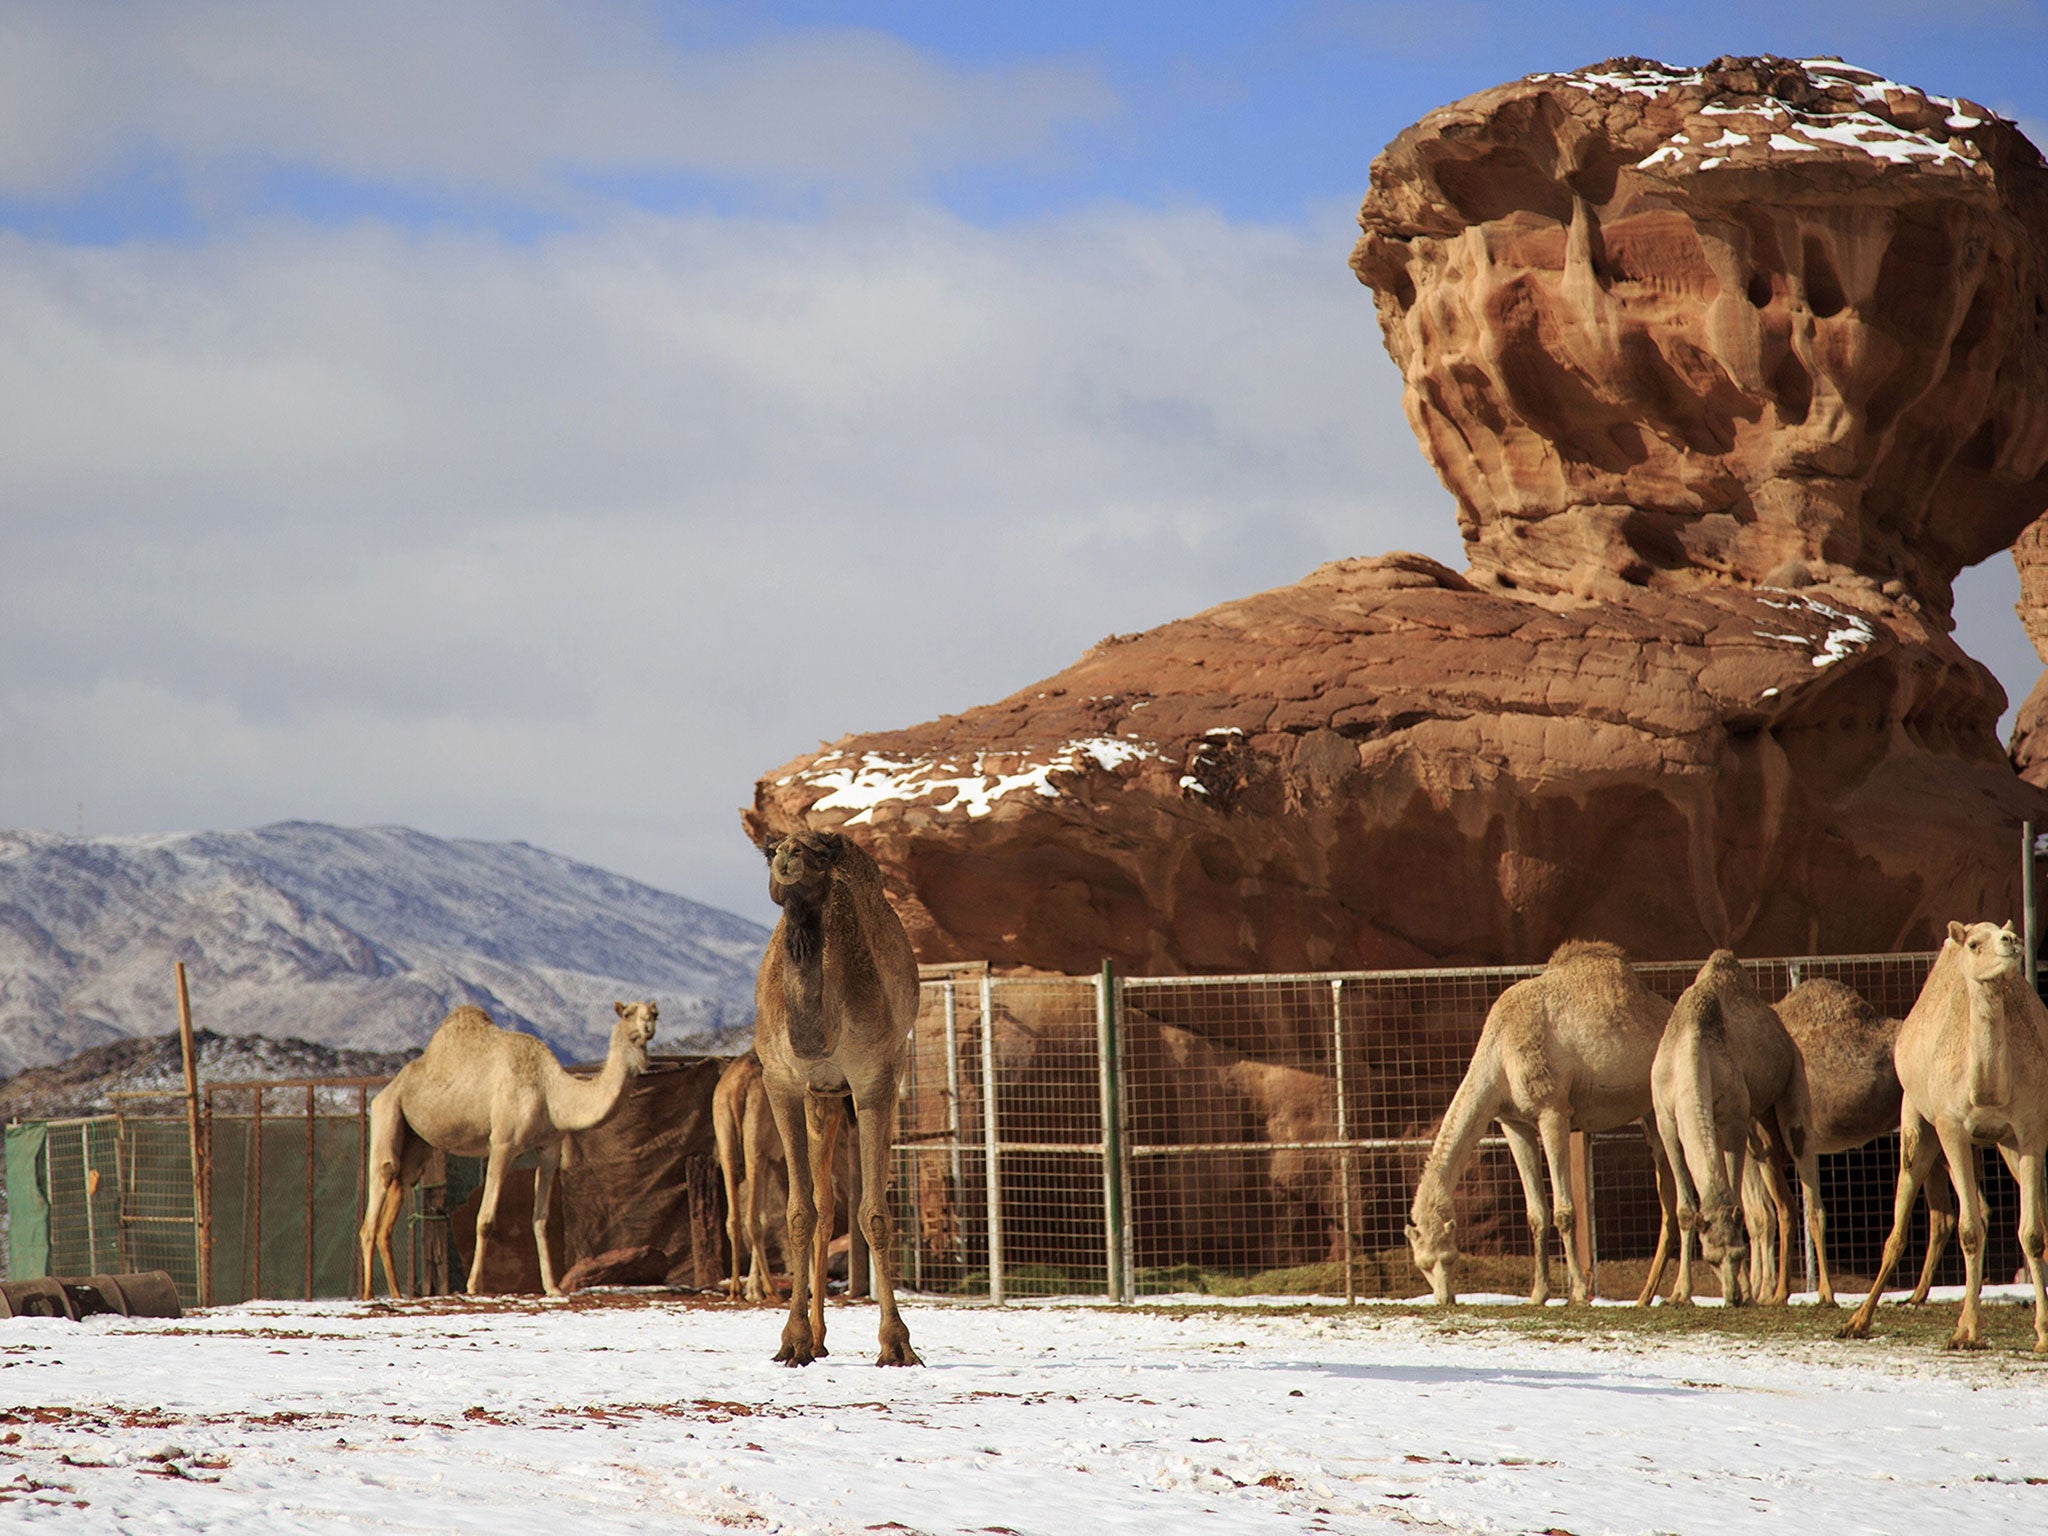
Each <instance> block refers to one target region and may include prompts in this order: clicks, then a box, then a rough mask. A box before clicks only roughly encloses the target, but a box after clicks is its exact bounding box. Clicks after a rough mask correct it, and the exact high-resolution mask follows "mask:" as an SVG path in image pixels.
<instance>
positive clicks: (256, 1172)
mask: <svg viewBox="0 0 2048 1536" xmlns="http://www.w3.org/2000/svg"><path fill="white" fill-rule="evenodd" d="M251 1097H252V1098H253V1100H254V1106H255V1107H254V1113H253V1114H252V1115H251V1116H250V1120H249V1227H248V1231H249V1300H251V1301H255V1300H257V1299H259V1298H260V1297H261V1296H262V1295H263V1085H262V1084H261V1083H258V1084H257V1085H256V1087H255V1090H254V1092H253V1094H252V1095H251Z"/></svg>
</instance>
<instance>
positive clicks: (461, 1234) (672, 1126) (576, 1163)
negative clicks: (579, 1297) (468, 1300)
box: [450, 1057, 725, 1292]
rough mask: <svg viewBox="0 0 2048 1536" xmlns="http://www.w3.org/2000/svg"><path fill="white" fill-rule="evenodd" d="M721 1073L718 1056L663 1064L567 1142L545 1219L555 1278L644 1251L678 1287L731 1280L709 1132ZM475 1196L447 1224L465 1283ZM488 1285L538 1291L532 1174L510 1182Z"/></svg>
mask: <svg viewBox="0 0 2048 1536" xmlns="http://www.w3.org/2000/svg"><path fill="white" fill-rule="evenodd" d="M724 1066H725V1062H724V1060H723V1058H720V1057H705V1058H703V1059H701V1060H696V1061H661V1060H657V1061H656V1062H654V1063H653V1065H651V1066H650V1067H649V1068H648V1070H647V1071H646V1072H645V1073H643V1074H642V1075H641V1076H640V1077H638V1078H636V1079H634V1081H633V1082H632V1084H631V1085H630V1086H629V1087H628V1089H627V1091H626V1096H625V1098H624V1100H623V1101H622V1102H621V1103H620V1105H619V1107H618V1109H617V1110H616V1111H615V1112H614V1113H613V1115H612V1117H611V1119H609V1120H607V1121H606V1122H605V1123H604V1124H603V1125H601V1126H599V1127H598V1128H597V1129H596V1130H594V1131H585V1132H582V1133H580V1134H578V1135H575V1136H571V1137H570V1138H569V1142H568V1146H567V1148H566V1149H565V1152H564V1155H563V1166H562V1173H561V1177H560V1178H559V1179H558V1180H557V1181H556V1184H555V1196H554V1202H553V1209H552V1210H551V1211H550V1212H549V1214H548V1232H549V1236H550V1239H551V1243H552V1246H553V1248H554V1255H555V1277H556V1279H557V1280H559V1279H561V1277H563V1276H564V1275H566V1274H568V1272H569V1271H570V1269H571V1268H573V1267H574V1266H575V1264H576V1262H577V1261H578V1260H579V1259H586V1258H595V1257H596V1256H597V1255H599V1254H602V1253H610V1252H613V1251H615V1250H618V1249H623V1248H638V1247H643V1246H644V1247H649V1248H657V1249H660V1250H661V1251H662V1252H664V1253H666V1254H667V1255H668V1257H669V1268H668V1274H667V1282H668V1283H669V1284H670V1285H688V1286H710V1285H716V1284H717V1283H718V1282H719V1281H720V1280H722V1279H723V1278H724V1276H725V1249H724V1244H725V1234H724V1226H723V1223H724V1219H725V1217H724V1209H723V1204H722V1197H721V1194H720V1191H719V1179H718V1157H717V1152H716V1146H715V1143H714V1142H713V1140H712V1135H711V1090H712V1089H713V1088H714V1087H716V1086H717V1083H718V1074H719V1072H720V1071H721V1070H722V1069H723V1068H724ZM479 1193H480V1192H479ZM477 1200H478V1195H477V1194H472V1195H471V1196H470V1197H469V1199H468V1200H467V1201H465V1202H464V1203H463V1204H462V1206H461V1207H460V1208H459V1209H458V1210H457V1211H456V1212H455V1213H454V1217H453V1220H452V1222H451V1223H450V1226H451V1231H450V1237H451V1238H452V1240H453V1242H454V1245H455V1250H456V1261H457V1270H456V1273H457V1276H458V1278H459V1277H462V1276H466V1275H467V1274H468V1272H469V1261H470V1253H471V1250H472V1247H473V1245H474V1243H475V1240H476V1211H477ZM482 1289H483V1290H485V1291H494V1292H506V1291H531V1292H538V1291H539V1290H540V1261H539V1259H538V1257H537V1256H536V1255H535V1253H534V1247H533V1174H532V1172H531V1171H530V1170H520V1171H519V1172H517V1173H515V1174H511V1175H508V1176H507V1177H506V1179H505V1186H504V1189H503V1192H502V1193H501V1194H500V1196H499V1200H498V1232H497V1235H496V1236H495V1237H493V1238H492V1240H491V1248H490V1252H489V1254H488V1256H487V1261H486V1266H485V1272H484V1275H483V1285H482Z"/></svg>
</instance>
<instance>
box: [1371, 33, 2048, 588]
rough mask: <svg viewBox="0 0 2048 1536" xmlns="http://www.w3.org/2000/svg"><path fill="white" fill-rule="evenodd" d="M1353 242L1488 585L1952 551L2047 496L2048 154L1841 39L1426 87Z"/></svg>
mask: <svg viewBox="0 0 2048 1536" xmlns="http://www.w3.org/2000/svg"><path fill="white" fill-rule="evenodd" d="M1359 223H1360V226H1361V227H1362V229H1363V230H1364V235H1363V237H1362V238H1361V239H1360V241H1359V242H1358V247H1357V250H1356V251H1355V252H1354V254H1353V256H1352V265H1353V267H1354V268H1355V269H1356V270H1357V272H1358V274H1359V275H1360V277H1361V278H1363V279H1364V280H1365V281H1366V282H1368V283H1370V284H1372V286H1373V288H1374V291H1375V294H1376V296H1377V301H1378V306H1379V314H1380V325H1381V329H1382V331H1383V332H1384V334H1385V336H1386V341H1387V346H1388V349H1389V350H1390V351H1391V352H1392V353H1393V355H1394V360H1395V361H1396V362H1397V363H1399V364H1400V366H1401V370H1402V373H1403V374H1404V376H1405V377H1406V380H1407V386H1408V387H1407V395H1406V400H1407V409H1408V415H1409V420H1410V422H1411V423H1412V424H1413V425H1414V427H1415V430H1416V432H1417V434H1418V435H1420V436H1421V438H1422V440H1423V442H1424V444H1425V445H1426V446H1427V448H1428V451H1429V455H1430V457H1431V459H1432V460H1433V461H1434V462H1435V464H1436V467H1437V471H1438V473H1439V474H1440V475H1441V476H1442V477H1443V480H1444V483H1445V485H1446V486H1447V487H1449V489H1450V491H1451V493H1452V494H1453V495H1454V496H1456V497H1457V499H1458V507H1459V518H1460V522H1461V524H1462V528H1463V532H1464V535H1465V541H1466V546H1467V548H1468V550H1469V552H1470V555H1471V558H1472V563H1473V565H1474V567H1475V570H1476V572H1477V574H1478V576H1479V577H1480V578H1481V579H1482V580H1486V579H1493V580H1499V581H1502V582H1505V583H1509V584H1511V585H1514V586H1517V587H1531V588H1534V589H1536V590H1538V591H1573V590H1579V591H1584V590H1587V589H1591V590H1593V591H1596V592H1601V593H1604V594H1606V595H1619V594H1617V593H1616V591H1615V589H1616V587H1617V586H1618V585H1619V584H1621V583H1634V584H1638V585H1651V586H1667V587H1680V588H1692V587H1699V586H1703V585H1712V584H1718V583H1722V582H1726V581H1730V580H1734V581H1740V582H1744V583H1756V582H1760V581H1769V580H1772V579H1773V577H1774V575H1775V574H1776V573H1779V572H1797V571H1798V570H1800V569H1801V568H1803V569H1804V570H1805V571H1807V572H1825V573H1828V574H1831V575H1837V576H1846V575H1861V576H1864V577H1868V578H1869V579H1870V580H1871V581H1872V582H1873V583H1875V584H1877V585H1883V584H1884V583H1887V582H1898V583H1901V584H1902V589H1903V590H1905V591H1910V592H1911V593H1912V594H1913V595H1914V596H1915V597H1917V598H1918V599H1919V600H1920V601H1922V602H1924V603H1927V604H1929V605H1931V606H1933V607H1934V608H1936V609H1937V610H1939V611H1941V612H1944V613H1945V612H1946V611H1947V610H1948V606H1949V582H1950V581H1951V580H1952V579H1953V578H1954V577H1955V574H1956V572H1957V571H1959V570H1961V569H1962V568H1963V567H1964V566H1966V565H1972V564H1974V563H1976V562H1977V561H1979V560H1982V559H1984V558H1985V557H1987V556H1989V555H1992V554H1995V553H1996V552H1997V551H1999V550H2002V549H2005V548H2006V547H2007V546H2009V545H2010V544H2011V543H2012V541H2013V539H2014V537H2015V536H2016V535H2017V534H2018V533H2019V532H2020V530H2021V529H2022V528H2024V527H2025V526H2026V525H2027V524H2028V523H2030V522H2032V521H2033V519H2034V518H2035V517H2036V516H2037V515H2039V513H2040V511H2041V508H2042V507H2043V505H2048V173H2044V172H2043V170H2042V166H2041V157H2040V155H2039V153H2038V152H2037V151H2036V150H2035V148H2034V146H2033V145H2032V144H2030V143H2029V142H2028V141H2027V140H2026V138H2025V137H2024V136H2023V135H2021V134H2020V132H2019V131H2018V130H2017V129H2016V128H2014V127H2013V126H2012V124H2010V123H2007V122H2005V121H2003V120H2001V119H1999V118H1997V117H1996V116H1994V115H1993V114H1991V113H1989V112H1987V111H1985V110H1984V109H1983V108H1981V107H1978V106H1976V105H1974V104H1972V103H1970V102H1966V101H1958V100H1952V99H1950V98H1947V97H1940V96H1928V95H1925V94H1924V93H1922V92H1920V91H1917V90H1913V89H1911V88H1910V87H1907V86H1902V85H1897V84H1894V83H1893V82H1891V81H1888V80H1882V79H1879V78H1878V77H1876V76H1875V75H1871V74H1869V73H1867V72H1866V71H1863V70H1859V69H1853V68H1851V67H1849V66H1847V65H1844V64H1840V63H1836V62H1833V61H1824V60H1815V61H1808V62H1806V63H1803V64H1802V63H1794V62H1791V61H1789V60H1784V59H1721V60H1718V61H1716V62H1715V63H1714V64H1712V65H1709V66H1708V67H1707V68H1705V69H1700V70H1671V69H1667V68H1665V67H1664V66H1662V65H1658V64H1650V63H1647V62H1645V61H1643V60H1640V59H1617V60H1611V61H1609V62H1608V63H1606V64H1603V65H1599V66H1596V67H1595V68H1593V69H1589V70H1584V71H1581V72H1579V73H1577V74H1569V75H1533V76H1530V77H1529V78H1527V79H1524V80H1518V81H1515V82H1514V83H1513V84H1510V85H1503V86H1499V87H1496V88H1495V89H1493V90H1490V91H1482V92H1481V93H1480V94H1478V95H1476V96H1472V97H1469V98H1467V99H1466V100H1464V101H1461V102H1459V103H1458V104H1457V105H1455V106H1451V107H1445V108H1442V109H1440V110H1438V111H1436V112H1432V113H1431V114H1429V116H1427V117H1425V118H1424V119H1423V120H1422V121H1421V122H1419V123H1417V124H1416V125H1415V126H1414V127H1412V128H1410V129H1408V130H1407V131H1406V132H1405V133H1403V134H1401V136H1400V137H1399V138H1397V139H1395V141H1394V142H1393V143H1392V144H1391V145H1389V146H1388V148H1387V150H1386V152H1385V153H1384V154H1383V155H1381V156H1380V158H1379V160H1378V161H1376V162H1375V163H1374V165H1373V172H1372V190H1371V193H1370V194H1369V195H1368V196H1367V198H1366V200H1365V206H1364V208H1363V210H1362V211H1361V213H1360V216H1359Z"/></svg>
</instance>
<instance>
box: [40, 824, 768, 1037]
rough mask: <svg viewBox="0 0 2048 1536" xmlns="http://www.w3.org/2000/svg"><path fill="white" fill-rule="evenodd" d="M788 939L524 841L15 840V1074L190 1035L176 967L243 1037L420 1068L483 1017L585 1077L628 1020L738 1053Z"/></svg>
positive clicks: (205, 835)
mask: <svg viewBox="0 0 2048 1536" xmlns="http://www.w3.org/2000/svg"><path fill="white" fill-rule="evenodd" d="M767 938H768V933H767V930H766V929H764V928H762V927H760V926H759V925H758V924H756V923H752V922H749V921H747V920H746V919H745V918H742V917H737V916H735V915H733V914H732V913H729V912H722V911H719V910H718V909H716V908H714V907H707V906H703V905H700V904H699V903H697V902H693V901H688V900H685V899H684V898H682V897H680V896H672V895H669V894H668V893H666V892H664V891H657V890H655V889H653V888H652V887H650V886H645V885H640V884H638V883H637V882H635V881H632V880H627V879H624V878H623V877H621V876H618V875H614V874H610V873H608V872H606V871H604V870H601V869H596V868H593V867H592V866H590V865H587V864H578V863H576V862H574V861H573V860H570V859H565V858H562V857H561V856H559V855H557V854H552V853H548V852H545V851H544V850H542V849H539V848H533V847H529V846H528V845H526V844H524V843H482V842H468V841H451V840H447V839H442V838H435V837H428V836H426V835H425V834H423V833H419V832H413V831H409V830H407V829H405V828H402V827H373V828H362V829H351V828H343V827H330V826H321V825H318V824H314V823H308V822H282V823H279V824H278V825H276V826H270V827H260V828H257V829H256V830H254V831H249V832H195V833H179V834H166V835H163V836H149V837H99V838H75V837H63V836H59V835H56V834H52V833H43V832H0V1074H11V1073H15V1072H18V1071H20V1070H21V1069H22V1068H24V1067H30V1066H37V1065H41V1064H43V1063H47V1062H55V1061H63V1060H65V1059H67V1058H69V1057H72V1056H74V1055H76V1054H77V1053H78V1052H80V1051H82V1050H85V1049H87V1048H89V1047H91V1046H95V1045H101V1044H104V1043H107V1042H109V1041H113V1040H118V1039H122V1038H124V1037H130V1036H141V1035H161V1034H163V1033H165V1032H166V1031H167V1030H170V1029H174V1028H175V1027H176V1023H177V1004H176V1000H175V996H174V992H173V984H172V979H171V966H172V962H173V961H175V960H183V961H184V962H185V965H186V970H187V974H188V977H189V980H190V988H191V993H192V1010H193V1016H194V1022H195V1024H196V1025H198V1026H199V1027H202V1028H204V1029H208V1030H211V1031H213V1032H215V1033H218V1034H222V1035H264V1036H268V1037H271V1038H273V1039H285V1038H292V1039H297V1040H303V1041H311V1042H314V1043H316V1044H319V1045H324V1046H329V1047H333V1048H337V1049H348V1050H360V1051H405V1050H411V1049H416V1048H418V1047H419V1046H420V1045H422V1044H424V1043H425V1042H426V1039H427V1037H428V1036H429V1035H430V1034H432V1033H433V1029H434V1026H435V1025H436V1024H438V1023H439V1022H440V1021H441V1019H442V1017H443V1016H444V1015H445V1014H446V1013H447V1012H448V1010H449V1009H450V1008H452V1007H454V1006H456V1005H457V1004H460V1003H474V1004H476V1005H478V1006H479V1007H482V1008H484V1009H485V1010H487V1011H488V1012H489V1013H490V1015H491V1016H492V1018H494V1019H496V1020H497V1021H498V1023H500V1024H502V1025H504V1026H505V1027H507V1028H511V1029H526V1030H530V1031H531V1032H533V1033H534V1034H537V1035H539V1036H540V1037H541V1038H542V1039H544V1040H546V1041H547V1042H548V1043H549V1044H550V1045H551V1046H553V1047H554V1049H555V1051H556V1052H557V1054H559V1055H560V1056H562V1058H563V1059H564V1060H579V1059H588V1058H591V1057H596V1056H601V1055H603V1054H604V1050H605V1046H606V1043H607V1041H608V1039H609V1036H610V1032H611V1026H612V1022H613V1014H612V1003H613V1001H614V1000H616V999H621V998H641V997H651V998H653V999H654V1000H655V1001H656V1002H658V1003H659V1004H660V1005H661V1033H660V1035H659V1036H658V1037H657V1040H656V1045H655V1048H656V1049H657V1050H658V1051H661V1052H663V1053H664V1054H666V1053H671V1052H676V1051H679V1050H701V1049H725V1048H730V1047H731V1046H732V1044H733V1043H734V1041H735V1038H736V1037H737V1039H738V1040H739V1041H740V1042H741V1043H744V1039H745V1036H746V1033H747V1031H748V1030H749V1029H750V1028H751V1025H752V1017H753V978H754V971H755V968H756V966H757V965H758V963H759V960H760V955H761V949H762V946H763V945H764V944H766V942H767Z"/></svg>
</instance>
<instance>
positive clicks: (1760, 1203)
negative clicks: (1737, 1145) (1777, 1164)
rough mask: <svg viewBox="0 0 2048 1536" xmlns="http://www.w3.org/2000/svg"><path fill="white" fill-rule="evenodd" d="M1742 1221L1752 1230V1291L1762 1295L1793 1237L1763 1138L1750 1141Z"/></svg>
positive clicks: (1776, 1271)
mask: <svg viewBox="0 0 2048 1536" xmlns="http://www.w3.org/2000/svg"><path fill="white" fill-rule="evenodd" d="M1742 1224H1743V1225H1744V1226H1745V1227H1747V1228H1748V1229H1749V1289H1750V1294H1751V1295H1754V1296H1762V1295H1763V1294H1765V1292H1766V1291H1768V1290H1769V1289H1770V1279H1769V1277H1774V1276H1776V1274H1777V1273H1778V1268H1779V1266H1778V1255H1779V1253H1780V1252H1781V1251H1782V1249H1783V1247H1784V1244H1785V1243H1786V1242H1788V1241H1790V1237H1789V1234H1788V1233H1787V1232H1786V1230H1785V1218H1784V1216H1783V1214H1782V1213H1781V1211H1780V1207H1779V1201H1778V1191H1777V1190H1776V1189H1774V1188H1773V1187H1772V1179H1771V1171H1770V1149H1769V1148H1768V1147H1766V1146H1764V1145H1763V1144H1762V1143H1761V1142H1760V1141H1752V1142H1751V1143H1750V1147H1749V1167H1748V1168H1747V1169H1746V1170H1745V1171H1744V1173H1743V1175H1742Z"/></svg>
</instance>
